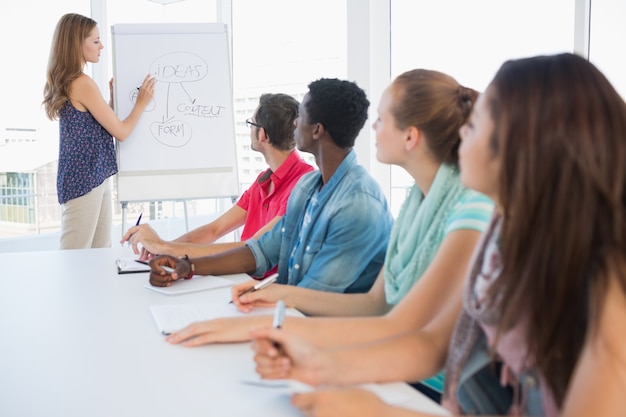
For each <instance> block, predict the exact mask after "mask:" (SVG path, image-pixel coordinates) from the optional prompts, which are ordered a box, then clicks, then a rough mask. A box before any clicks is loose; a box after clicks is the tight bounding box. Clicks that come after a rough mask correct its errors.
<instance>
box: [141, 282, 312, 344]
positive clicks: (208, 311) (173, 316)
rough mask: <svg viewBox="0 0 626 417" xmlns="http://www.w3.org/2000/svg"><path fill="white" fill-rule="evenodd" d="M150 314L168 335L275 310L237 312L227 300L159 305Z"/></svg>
mask: <svg viewBox="0 0 626 417" xmlns="http://www.w3.org/2000/svg"><path fill="white" fill-rule="evenodd" d="M194 279H195V278H194ZM150 312H151V313H152V317H153V318H154V322H155V324H156V326H157V329H158V330H159V332H161V333H163V334H164V335H168V334H171V333H173V332H175V331H177V330H180V329H182V328H183V327H186V326H188V325H190V324H191V323H194V322H196V321H204V320H211V319H216V318H219V317H245V316H258V315H272V314H274V308H273V307H267V308H255V309H254V310H252V311H251V312H249V313H242V312H241V311H239V310H237V307H235V305H234V304H229V303H228V301H226V300H225V301H224V302H223V303H196V304H157V305H153V306H150ZM285 314H286V315H287V316H295V317H302V316H303V314H302V313H300V312H299V311H298V310H296V309H293V308H287V309H286V310H285Z"/></svg>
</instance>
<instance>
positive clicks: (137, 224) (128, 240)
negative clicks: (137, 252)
mask: <svg viewBox="0 0 626 417" xmlns="http://www.w3.org/2000/svg"><path fill="white" fill-rule="evenodd" d="M141 216H143V212H141V213H139V218H138V219H137V223H135V226H139V223H140V222H141ZM133 235H134V233H133ZM133 235H130V236H128V239H126V242H128V246H130V238H131V237H132V236H133ZM123 244H124V242H122V245H123Z"/></svg>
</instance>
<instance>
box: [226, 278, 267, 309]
mask: <svg viewBox="0 0 626 417" xmlns="http://www.w3.org/2000/svg"><path fill="white" fill-rule="evenodd" d="M277 279H278V274H272V275H270V276H269V277H267V278H265V279H264V280H263V281H261V282H259V283H258V284H256V285H255V286H254V287H250V288H248V289H247V290H245V291H244V292H242V293H241V294H239V297H241V296H242V295H244V294H248V293H251V292H254V291H258V290H262V289H263V288H265V287H267V286H268V285H270V284H273V283H274V282H276V280H277ZM232 302H233V300H230V301H229V304H232Z"/></svg>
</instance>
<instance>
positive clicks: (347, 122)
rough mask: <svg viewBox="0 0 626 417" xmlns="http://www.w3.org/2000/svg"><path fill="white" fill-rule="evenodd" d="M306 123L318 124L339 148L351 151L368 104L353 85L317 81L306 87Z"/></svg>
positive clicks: (333, 81)
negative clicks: (307, 116)
mask: <svg viewBox="0 0 626 417" xmlns="http://www.w3.org/2000/svg"><path fill="white" fill-rule="evenodd" d="M308 87H309V100H308V101H307V102H306V103H305V106H306V111H307V113H308V115H309V120H308V121H309V123H312V124H314V123H321V124H322V125H324V128H325V129H326V131H328V133H329V135H330V137H331V138H332V140H333V142H335V144H336V145H337V146H339V147H340V148H351V147H353V146H354V141H355V140H356V137H357V136H358V134H359V132H360V131H361V129H362V128H363V125H364V124H365V121H366V120H367V109H368V107H369V105H370V102H369V100H368V99H367V96H366V94H365V91H363V90H362V89H361V88H360V87H359V86H358V85H356V83H354V82H351V81H344V80H338V79H336V78H320V79H319V80H316V81H313V82H312V83H310V84H309V86H308Z"/></svg>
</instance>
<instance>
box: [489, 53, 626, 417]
mask: <svg viewBox="0 0 626 417" xmlns="http://www.w3.org/2000/svg"><path fill="white" fill-rule="evenodd" d="M487 94H488V95H487V99H488V100H489V101H488V103H489V106H490V108H491V111H492V116H493V120H494V121H495V124H496V125H495V129H494V136H493V138H492V140H491V146H492V149H493V151H494V153H495V154H496V155H499V157H500V158H501V161H502V174H501V177H500V190H499V201H500V203H501V206H502V210H503V215H504V223H503V229H502V236H501V249H502V257H503V270H502V274H501V276H500V277H499V279H498V280H496V282H495V283H494V285H493V286H492V287H491V289H490V295H491V299H492V300H497V306H498V308H499V309H500V311H501V318H502V322H501V325H500V328H499V334H502V332H504V331H506V330H508V329H510V328H511V326H513V325H514V324H515V323H516V320H518V318H520V317H527V318H528V320H529V321H528V324H529V326H528V329H527V334H526V340H527V342H528V348H529V355H530V358H531V359H532V360H533V361H534V363H535V364H536V366H537V367H538V369H539V370H540V372H541V374H542V376H543V377H544V378H545V379H546V381H547V383H548V385H549V387H550V389H551V390H552V392H553V394H554V395H555V398H556V400H557V404H559V405H560V404H562V402H563V399H564V396H565V392H566V389H567V387H568V385H569V382H570V379H571V376H572V373H573V370H574V368H575V366H576V363H577V360H578V358H579V356H580V353H581V350H582V347H583V344H584V340H585V336H586V335H587V333H588V332H589V331H590V330H591V331H592V330H593V329H594V325H595V324H596V320H597V313H598V308H599V301H600V300H601V299H602V298H603V296H604V295H605V294H606V288H607V285H608V280H609V274H611V273H615V270H616V268H615V265H619V264H622V265H623V262H624V250H625V248H626V246H624V245H625V243H626V224H625V206H626V104H625V103H624V101H623V99H622V98H621V97H620V95H619V94H618V93H617V92H616V91H615V89H614V88H613V87H612V86H611V84H610V83H609V81H608V80H607V79H606V78H605V77H604V75H602V73H601V72H600V71H599V70H598V69H597V68H596V67H594V66H593V65H592V64H590V63H589V62H588V61H586V60H585V59H583V58H581V57H579V56H576V55H572V54H560V55H554V56H539V57H533V58H527V59H520V60H514V61H508V62H506V63H505V64H504V65H503V66H502V67H501V69H500V70H499V71H498V73H497V74H496V76H495V78H494V80H493V82H492V83H491V85H490V87H489V89H488V93H487ZM619 279H620V281H621V282H620V284H621V286H622V289H623V290H626V284H625V282H626V281H625V280H624V277H623V276H619Z"/></svg>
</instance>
